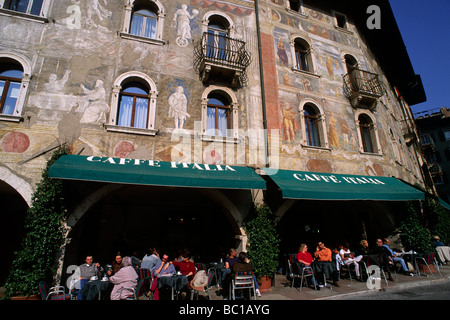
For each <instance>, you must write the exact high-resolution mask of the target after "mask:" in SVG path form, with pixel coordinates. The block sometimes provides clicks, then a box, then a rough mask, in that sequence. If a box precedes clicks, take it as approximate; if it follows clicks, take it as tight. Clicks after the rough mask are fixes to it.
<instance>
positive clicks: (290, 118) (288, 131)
mask: <svg viewBox="0 0 450 320" xmlns="http://www.w3.org/2000/svg"><path fill="white" fill-rule="evenodd" d="M281 113H282V115H283V124H282V129H283V140H286V141H294V140H295V135H296V133H297V130H298V123H297V120H296V119H295V117H296V116H297V113H296V112H295V111H294V110H292V108H291V107H290V106H289V104H288V103H287V102H285V103H284V104H283V106H282V108H281Z"/></svg>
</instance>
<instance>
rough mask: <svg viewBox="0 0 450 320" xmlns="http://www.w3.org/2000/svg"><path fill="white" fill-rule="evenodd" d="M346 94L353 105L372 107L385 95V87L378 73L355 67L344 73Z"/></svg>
mask: <svg viewBox="0 0 450 320" xmlns="http://www.w3.org/2000/svg"><path fill="white" fill-rule="evenodd" d="M344 94H345V96H346V97H347V98H349V100H350V102H351V104H352V106H353V107H355V108H357V107H360V106H362V105H365V106H368V107H369V108H370V109H372V108H374V107H375V105H376V101H377V99H378V98H379V97H381V96H382V95H383V87H382V86H381V83H380V81H379V80H378V75H377V74H376V73H371V72H368V71H365V70H361V69H356V68H355V69H353V70H352V71H351V72H349V73H347V74H346V75H344Z"/></svg>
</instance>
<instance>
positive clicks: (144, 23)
mask: <svg viewBox="0 0 450 320" xmlns="http://www.w3.org/2000/svg"><path fill="white" fill-rule="evenodd" d="M135 9H136V8H135ZM157 25H158V15H157V13H156V12H155V11H154V9H153V8H150V9H147V8H142V9H137V10H133V13H132V16H131V27H130V33H131V34H133V35H135V36H140V37H145V38H150V39H156V28H157Z"/></svg>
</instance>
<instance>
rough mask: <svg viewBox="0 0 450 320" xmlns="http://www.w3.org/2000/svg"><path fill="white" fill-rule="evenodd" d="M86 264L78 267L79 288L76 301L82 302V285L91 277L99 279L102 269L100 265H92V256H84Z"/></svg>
mask: <svg viewBox="0 0 450 320" xmlns="http://www.w3.org/2000/svg"><path fill="white" fill-rule="evenodd" d="M85 262H86V263H84V264H82V265H80V267H79V268H80V282H79V284H80V288H79V291H78V297H77V299H78V300H82V299H83V297H82V295H81V289H83V287H84V284H85V283H86V282H87V281H89V279H91V278H92V277H97V279H100V277H101V275H102V272H103V269H102V267H101V266H100V263H98V262H97V263H93V258H92V256H90V255H89V256H86V260H85Z"/></svg>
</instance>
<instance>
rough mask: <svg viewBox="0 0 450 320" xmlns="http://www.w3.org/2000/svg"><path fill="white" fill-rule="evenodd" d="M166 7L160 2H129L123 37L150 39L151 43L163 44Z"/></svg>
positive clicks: (131, 0)
mask: <svg viewBox="0 0 450 320" xmlns="http://www.w3.org/2000/svg"><path fill="white" fill-rule="evenodd" d="M164 16H165V12H164V7H163V6H162V5H161V3H160V2H159V1H158V0H128V3H127V5H126V6H125V19H124V27H123V31H122V32H121V36H122V37H126V38H130V39H132V38H133V36H136V37H140V40H141V41H143V40H142V38H145V39H148V40H146V41H147V42H149V43H154V44H163V42H162V41H161V40H162V31H163V25H164Z"/></svg>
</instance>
